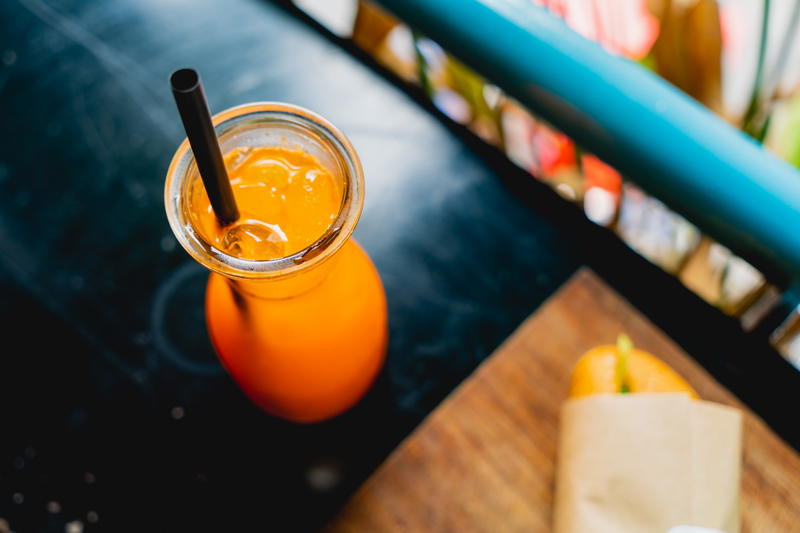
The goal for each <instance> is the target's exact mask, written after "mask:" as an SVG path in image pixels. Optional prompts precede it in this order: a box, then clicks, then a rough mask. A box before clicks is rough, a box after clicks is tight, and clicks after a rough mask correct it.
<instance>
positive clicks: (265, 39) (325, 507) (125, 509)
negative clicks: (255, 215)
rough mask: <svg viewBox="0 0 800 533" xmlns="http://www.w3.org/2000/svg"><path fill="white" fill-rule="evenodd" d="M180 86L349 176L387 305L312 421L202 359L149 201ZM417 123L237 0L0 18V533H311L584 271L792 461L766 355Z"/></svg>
mask: <svg viewBox="0 0 800 533" xmlns="http://www.w3.org/2000/svg"><path fill="white" fill-rule="evenodd" d="M183 66H193V67H195V68H197V69H198V70H200V72H201V74H202V76H203V79H204V83H205V87H206V92H207V94H208V97H209V103H210V106H211V108H212V110H213V111H219V110H222V109H224V108H226V107H229V106H233V105H236V104H240V103H244V102H248V101H256V100H283V101H289V102H293V103H295V104H299V105H302V106H306V107H308V108H310V109H313V110H315V111H317V112H319V113H321V114H322V115H324V116H326V117H327V118H328V119H330V120H331V121H332V122H334V123H335V124H337V125H338V126H339V127H340V128H341V129H342V130H343V131H344V132H345V133H346V134H347V135H348V136H349V137H350V139H351V140H352V141H353V143H354V145H355V147H356V149H357V151H358V152H359V154H360V156H361V158H362V162H363V164H364V168H365V172H366V176H367V178H366V179H367V196H366V198H367V199H366V206H365V210H364V214H363V216H362V218H361V222H360V224H359V227H358V229H357V231H356V238H357V239H358V240H359V242H361V243H362V244H363V245H364V247H365V248H366V249H367V251H368V252H369V253H370V255H371V256H372V258H373V259H374V261H375V263H376V265H377V267H378V269H379V271H380V273H381V276H382V279H383V282H384V284H385V287H386V292H387V297H388V302H389V313H390V347H389V354H388V359H387V363H386V367H385V369H384V372H383V373H382V375H381V376H380V378H379V380H378V382H377V383H376V385H375V387H373V389H372V391H371V392H370V393H369V394H368V396H367V397H366V398H365V400H364V401H363V402H361V403H360V404H359V405H358V406H357V407H356V408H355V409H353V410H352V411H351V412H349V413H347V414H345V415H343V416H341V417H339V418H337V419H334V420H332V421H330V422H326V423H323V424H317V425H311V426H297V425H293V424H289V423H286V422H282V421H279V420H276V419H274V418H271V417H269V416H268V415H266V414H263V413H262V412H260V411H259V410H258V409H257V408H255V407H254V406H252V405H251V404H250V403H249V402H248V401H247V400H246V399H245V398H244V397H243V396H242V394H241V393H240V392H239V391H238V389H237V388H236V387H235V385H234V384H233V383H232V382H231V380H230V379H228V377H227V375H226V374H225V373H224V371H223V370H222V368H221V367H220V365H219V364H218V363H217V361H216V358H215V356H214V354H213V352H212V350H211V348H210V345H209V343H208V340H207V337H206V333H205V326H204V322H203V320H204V319H203V308H202V297H203V289H204V280H205V277H206V272H205V271H204V270H203V269H202V268H200V267H199V266H197V265H195V264H194V263H193V262H192V261H191V260H190V259H189V257H188V255H187V254H186V253H185V252H184V251H183V250H182V249H180V247H179V246H177V243H176V241H175V239H174V238H173V236H172V234H171V232H170V230H169V228H168V225H167V221H166V217H165V215H164V209H163V200H162V198H163V195H162V190H163V189H162V188H163V180H164V175H165V172H166V168H167V165H168V163H169V160H170V158H171V156H172V153H173V151H174V150H175V148H176V147H177V145H178V143H179V142H180V140H181V139H182V137H183V133H182V129H181V126H180V123H179V120H178V118H177V114H176V111H175V108H174V103H173V102H172V100H171V96H170V94H169V91H168V86H167V78H168V76H169V74H170V72H171V71H172V70H174V69H175V68H178V67H183ZM430 111H431V109H430V107H428V108H426V107H425V106H424V105H420V103H419V102H417V101H415V100H414V99H413V98H410V97H409V95H408V94H406V93H405V92H404V91H402V90H400V89H399V88H398V87H396V86H394V85H392V84H391V83H388V82H387V80H386V79H385V78H384V77H382V76H381V75H380V74H379V73H376V72H375V69H371V68H368V67H367V66H365V65H364V64H363V63H362V62H360V61H358V59H357V58H354V57H352V55H351V54H348V53H347V51H346V50H343V49H342V48H341V47H339V46H336V44H335V43H333V42H332V41H331V40H330V39H327V38H325V37H324V36H322V35H321V34H320V32H318V31H315V30H314V29H313V28H311V27H310V25H309V24H308V23H307V21H303V20H301V19H300V18H298V17H297V16H294V15H293V14H292V13H290V12H289V11H287V10H286V9H284V8H282V7H280V6H276V5H274V4H271V3H267V2H263V1H259V0H228V1H226V2H224V3H223V2H211V1H189V0H176V1H162V0H158V1H156V0H146V1H143V0H116V1H114V2H111V1H106V2H86V1H85V2H81V1H79V0H7V1H5V2H3V3H2V4H0V116H1V117H2V120H0V139H1V140H2V142H0V312H1V313H2V316H1V317H0V318H1V319H2V334H3V338H4V342H3V349H2V352H0V354H1V356H0V519H3V520H6V521H7V523H8V524H9V525H10V527H11V528H12V529H14V530H16V531H18V532H23V531H64V528H65V525H66V524H67V523H72V525H71V526H70V527H71V528H72V530H76V529H75V528H76V527H77V525H78V524H76V523H75V522H74V521H80V525H81V526H82V527H83V528H84V530H85V531H90V530H106V531H132V530H137V531H142V530H148V531H189V530H191V531H201V530H202V531H205V530H215V531H216V530H220V531H241V530H259V531H271V530H274V531H286V530H309V529H313V528H315V527H317V526H319V525H320V524H322V523H324V521H325V520H326V519H327V518H329V517H330V516H331V515H332V513H335V511H336V509H337V508H338V507H339V506H340V505H341V503H342V502H343V501H344V499H345V498H346V497H347V496H348V495H349V494H350V493H351V492H352V491H353V490H354V488H355V487H356V486H357V485H358V484H359V483H360V482H361V481H362V480H363V479H364V478H365V476H366V475H368V474H369V472H370V471H371V470H372V469H373V468H374V467H375V466H376V465H377V464H378V463H379V462H380V461H381V460H382V459H383V458H384V457H385V456H386V454H387V453H388V452H389V451H390V450H391V449H392V447H393V446H394V445H395V444H396V443H397V442H398V441H399V440H400V439H401V438H402V437H403V436H404V435H405V434H407V433H408V432H409V431H410V430H411V429H412V428H413V427H414V426H415V425H416V424H417V423H419V421H420V420H421V419H422V417H424V415H425V414H426V413H427V412H429V411H430V410H431V409H432V408H433V407H435V405H436V404H437V403H438V402H439V401H440V400H441V399H442V398H443V397H444V396H445V395H446V394H447V393H448V392H449V391H450V390H452V388H453V387H454V386H456V385H457V384H458V383H459V382H460V381H461V380H463V379H464V377H465V376H467V375H468V374H469V373H470V372H471V370H472V369H474V367H475V366H476V365H477V364H478V363H479V362H480V361H481V360H482V359H483V358H485V357H486V356H487V355H489V354H490V353H491V352H492V351H493V349H494V348H495V347H497V345H498V344H499V343H500V342H502V340H503V339H504V338H505V337H507V336H508V335H509V334H510V333H511V332H512V331H513V329H514V328H515V327H516V326H517V325H518V324H519V323H520V322H521V321H522V320H523V319H524V318H525V317H526V316H527V315H528V314H530V313H531V312H532V311H533V310H535V309H536V307H537V306H538V305H539V304H540V303H541V302H542V301H543V300H544V299H545V298H546V297H547V296H549V295H550V294H552V293H553V291H554V290H555V289H556V288H557V287H558V286H559V285H560V284H561V283H562V282H563V281H564V280H566V279H567V278H568V277H569V276H570V275H571V274H572V273H573V272H574V271H575V269H576V268H577V267H578V266H580V265H581V264H583V263H586V262H588V263H589V264H590V265H591V266H593V267H594V268H595V269H596V270H598V271H599V272H600V273H601V274H603V275H604V276H605V277H606V278H607V279H609V280H610V281H612V282H613V283H614V285H615V286H617V288H618V289H620V290H621V291H623V293H624V294H626V296H628V297H629V298H630V299H631V300H632V301H633V302H634V303H635V304H637V305H639V306H640V308H642V309H643V310H644V311H645V312H646V313H647V314H648V315H650V316H651V318H653V319H654V320H656V321H657V322H658V323H659V325H662V327H664V328H665V329H666V330H667V331H668V333H671V334H673V336H674V337H675V338H676V339H678V341H679V342H681V344H683V345H684V346H685V347H687V349H689V350H690V352H692V353H693V354H695V356H696V357H698V359H699V360H700V361H701V363H703V364H704V365H705V366H706V367H707V368H709V369H710V370H711V371H712V372H714V373H715V375H717V376H718V377H719V378H720V379H722V380H723V382H725V383H726V384H727V385H728V386H730V387H731V388H732V390H734V392H736V393H738V394H739V395H740V397H742V398H743V399H744V400H745V401H747V402H748V403H749V404H750V405H751V406H753V407H754V408H755V409H757V410H758V411H759V413H760V414H762V416H764V417H765V418H766V419H767V421H768V422H769V423H770V424H772V425H773V427H775V428H776V429H778V430H779V431H781V434H782V435H783V436H784V437H785V438H787V440H789V441H790V442H792V443H793V444H795V445H796V441H795V440H794V439H796V438H797V433H796V428H794V429H793V425H792V424H791V420H790V418H787V415H786V414H785V413H783V414H781V412H779V411H780V408H779V407H780V405H781V403H780V402H782V401H784V400H787V399H789V400H791V399H792V398H795V399H796V397H797V396H796V395H795V396H792V397H790V396H789V394H790V393H789V391H788V389H787V387H790V386H792V385H796V384H797V381H796V380H795V377H794V376H793V375H791V374H790V372H792V369H791V368H790V367H789V366H788V365H787V364H785V363H784V362H782V360H780V358H779V357H778V356H777V355H776V354H775V353H774V352H772V351H770V350H769V349H768V348H766V347H765V345H763V343H760V341H758V340H757V339H749V338H747V337H746V336H743V334H742V333H741V331H740V330H739V329H738V326H737V325H736V324H735V322H733V321H731V320H729V319H726V318H725V317H723V316H722V315H721V314H719V313H718V312H716V310H713V309H711V308H710V307H708V306H706V305H705V304H703V303H702V302H700V301H699V300H698V299H697V298H696V297H694V296H693V295H691V294H689V293H688V292H687V291H685V290H684V289H683V288H682V287H680V285H679V284H678V283H677V282H675V281H674V280H671V279H670V278H669V277H668V276H666V275H665V274H663V273H662V272H660V271H659V270H658V269H657V268H655V267H653V266H652V265H649V264H648V263H646V262H645V261H644V260H642V259H640V258H638V257H637V256H635V254H632V253H631V252H630V251H628V250H626V249H625V248H624V246H622V245H620V244H619V243H618V242H617V241H616V240H615V239H614V238H613V236H611V235H610V234H608V233H607V232H605V230H601V229H599V228H594V227H593V226H591V224H589V223H588V222H586V221H585V220H583V219H582V217H580V215H579V213H578V212H577V210H575V209H574V208H573V207H572V206H569V205H567V204H566V203H563V202H561V201H560V200H559V199H558V198H557V197H556V196H555V195H554V194H552V193H551V192H550V191H549V190H547V189H546V188H545V187H543V186H541V185H540V184H536V183H535V182H534V181H533V180H531V179H530V178H529V177H527V176H524V175H522V173H521V172H518V171H517V170H515V169H514V168H513V167H512V166H511V165H510V164H507V163H505V162H504V161H503V159H502V158H501V157H499V156H498V155H497V154H496V153H493V152H492V151H491V150H488V149H484V148H482V147H481V145H480V144H479V143H476V142H475V140H474V139H471V138H470V137H469V136H468V135H462V134H463V132H459V130H458V128H455V127H453V126H452V125H448V124H446V123H445V122H444V121H443V120H442V119H441V117H440V116H436V114H435V113H432V112H430ZM454 133H457V134H458V135H454ZM659 300H660V302H661V303H659V304H658V305H652V302H654V301H659ZM648 302H651V303H650V304H648ZM677 309H680V310H681V311H680V312H678V311H676V310H677ZM697 320H702V321H705V323H706V324H707V325H706V328H705V331H706V332H708V334H709V335H711V336H712V339H713V338H714V336H722V337H723V339H724V340H722V341H717V342H716V343H715V342H712V341H711V340H709V339H708V338H706V337H705V336H702V337H701V336H698V335H697V334H696V333H697V332H696V329H693V328H695V327H696V324H697ZM748 343H749V344H748ZM720 349H722V350H727V351H729V352H730V353H731V354H732V355H731V356H730V357H727V358H721V357H720V354H719V350H720ZM745 350H748V353H747V354H745V353H744V351H745ZM753 353H760V354H764V355H763V358H762V359H761V361H760V362H758V363H754V362H753V359H752V354H753ZM698 354H699V355H698ZM764 361H766V362H764ZM748 372H755V373H756V374H755V375H756V376H758V377H759V378H763V379H770V380H771V382H772V383H773V384H775V385H776V388H775V390H773V391H769V392H765V391H763V390H762V389H761V388H759V387H756V386H755V385H754V384H753V383H752V382H750V381H748V380H747V379H744V378H743V376H747V375H748ZM788 376H791V377H788ZM793 380H794V381H793ZM791 394H794V392H792V393H791ZM795 405H796V402H795ZM2 524H3V522H0V531H3V525H2ZM68 530H69V529H68Z"/></svg>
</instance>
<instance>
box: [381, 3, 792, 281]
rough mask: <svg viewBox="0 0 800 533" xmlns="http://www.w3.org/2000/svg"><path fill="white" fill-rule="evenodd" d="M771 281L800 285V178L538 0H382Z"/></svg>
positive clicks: (738, 133)
mask: <svg viewBox="0 0 800 533" xmlns="http://www.w3.org/2000/svg"><path fill="white" fill-rule="evenodd" d="M379 2H380V3H381V4H383V5H384V6H385V7H386V8H387V9H389V10H390V11H392V12H394V13H395V14H396V15H397V16H398V17H400V18H401V19H403V20H404V21H406V22H407V23H408V24H410V25H411V26H412V27H414V28H416V29H418V30H420V31H421V32H422V33H424V34H426V35H427V36H429V37H430V38H432V39H434V40H435V41H437V42H438V43H439V44H441V45H442V46H444V48H445V49H447V50H448V51H450V52H451V53H453V54H454V55H455V56H457V57H458V58H459V59H460V60H462V61H463V62H464V63H466V64H467V65H470V66H471V67H472V68H474V69H475V70H476V71H477V72H478V73H480V74H481V75H483V76H484V77H486V78H487V79H489V80H491V81H492V82H493V83H495V84H497V85H498V86H500V87H501V88H502V89H504V90H505V91H506V92H507V93H508V94H510V95H511V96H513V97H514V98H517V99H518V100H519V101H520V102H522V103H523V104H524V105H526V106H528V107H529V108H530V109H531V110H532V111H534V112H536V113H537V114H539V115H540V116H541V117H543V118H545V119H546V120H548V121H549V122H550V123H552V124H553V125H554V126H556V127H558V128H559V129H561V130H562V131H563V132H564V133H566V134H568V135H569V136H571V137H572V138H573V139H575V140H576V141H577V142H578V143H579V144H580V145H582V146H584V147H585V148H587V149H588V150H590V151H591V152H593V153H595V154H597V155H598V156H599V157H601V158H602V159H604V160H605V161H607V162H608V163H609V164H611V165H613V166H614V167H616V168H617V169H618V170H620V171H621V172H623V173H624V174H625V175H626V176H627V177H629V178H630V179H631V180H632V181H634V182H636V183H638V184H639V185H641V186H642V187H643V188H644V189H646V190H647V191H649V192H650V193H651V194H653V195H654V196H656V197H657V198H659V199H661V200H662V201H664V202H665V203H666V204H667V205H669V206H670V207H672V208H673V209H675V210H676V211H678V212H679V213H681V214H683V215H684V216H686V217H687V218H688V219H689V220H691V221H692V222H694V223H696V224H697V225H698V226H700V227H701V228H702V229H703V230H704V231H706V232H708V234H709V235H711V236H712V237H714V238H716V239H718V240H719V241H720V242H722V243H723V244H726V245H727V246H729V247H730V248H731V249H733V250H734V251H735V252H736V253H738V254H740V255H742V256H743V257H745V258H746V259H748V260H750V261H751V262H753V264H755V265H756V266H758V267H759V268H762V269H764V270H766V271H768V272H771V273H775V274H777V275H779V276H780V277H783V278H784V279H782V280H779V281H782V282H789V281H795V282H797V281H800V173H798V172H797V171H796V170H795V169H794V168H793V167H791V166H790V165H788V164H787V163H785V162H783V161H781V160H779V159H778V158H776V157H774V156H772V155H771V154H769V153H767V152H766V151H765V150H763V149H762V148H761V147H760V146H759V145H757V144H756V143H755V142H753V141H752V140H751V139H750V138H749V137H747V136H746V135H744V134H742V133H740V132H739V131H737V130H735V129H734V128H732V127H730V126H729V125H728V124H726V123H724V122H723V121H722V120H720V119H719V118H718V117H716V116H715V115H713V114H712V113H711V112H709V111H708V110H707V109H705V108H704V107H703V106H702V105H700V104H698V103H697V102H695V101H694V100H692V99H691V98H689V97H688V96H686V95H684V94H683V93H682V92H680V91H679V90H677V89H675V88H674V87H672V86H671V85H670V84H668V83H667V82H665V81H663V80H661V79H660V78H658V77H657V76H656V75H654V74H652V73H650V72H648V71H647V70H646V69H644V68H642V67H640V66H638V65H636V64H635V63H633V62H631V61H628V60H626V59H623V58H619V57H613V56H611V55H610V54H608V53H607V52H605V51H604V50H603V49H602V48H601V47H600V46H599V45H598V44H596V43H593V42H591V41H589V40H587V39H585V38H583V37H582V36H580V35H578V34H577V33H575V32H574V31H572V30H571V29H570V28H568V27H567V26H566V24H565V23H564V22H562V21H561V20H559V19H558V18H556V17H554V16H552V15H551V14H549V13H548V12H547V10H546V9H544V8H541V7H538V6H536V5H534V4H532V3H531V1H530V0H483V1H479V0H379Z"/></svg>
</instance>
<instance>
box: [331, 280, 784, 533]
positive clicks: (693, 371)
mask: <svg viewBox="0 0 800 533" xmlns="http://www.w3.org/2000/svg"><path fill="white" fill-rule="evenodd" d="M623 331H624V332H627V333H628V334H629V335H630V336H631V338H632V339H633V341H634V343H635V344H636V346H638V347H640V348H643V349H645V350H648V351H650V352H652V353H654V354H657V355H659V356H660V357H661V358H663V359H664V360H665V361H666V362H667V363H669V364H670V365H671V366H672V367H673V368H674V369H675V370H677V371H678V372H680V373H681V374H682V375H683V376H684V377H685V378H686V379H687V380H688V381H689V382H690V383H691V384H692V386H693V387H695V389H696V390H697V391H698V392H699V393H700V395H701V396H702V397H703V398H705V399H707V400H712V401H716V402H720V403H724V404H728V405H733V406H736V407H739V408H741V409H743V410H744V412H745V423H744V443H743V448H744V458H743V470H742V501H741V509H742V531H743V532H752V533H755V532H758V533H771V532H776V533H777V532H781V533H783V532H798V531H800V457H798V455H797V454H796V453H795V452H794V451H793V450H792V449H790V448H789V447H788V445H786V444H785V443H784V442H783V441H782V440H780V439H779V438H778V437H777V436H776V435H775V434H774V433H772V431H771V430H770V429H769V428H768V427H767V426H766V425H765V424H764V423H763V421H761V420H760V419H759V418H758V417H757V416H756V415H754V414H753V413H752V412H751V411H749V410H747V408H746V407H744V406H743V405H742V404H741V403H740V402H739V401H738V400H737V399H736V398H735V397H734V396H733V395H732V394H731V393H730V392H728V391H727V390H725V389H724V388H723V387H722V386H721V385H720V384H719V383H717V382H716V381H715V380H714V379H713V378H712V377H711V376H710V375H709V374H707V373H706V372H705V371H704V370H703V369H702V368H701V367H700V366H699V365H698V364H697V363H695V362H694V361H693V360H692V359H691V358H690V357H688V356H687V355H686V354H685V353H684V352H683V351H682V350H681V349H680V348H679V347H678V346H677V345H676V344H675V343H673V342H672V341H671V340H669V339H668V338H667V336H666V335H665V334H664V333H663V332H661V331H660V330H658V329H657V328H656V327H655V326H654V325H653V324H652V323H650V322H649V321H648V320H647V319H646V318H644V317H643V316H642V315H641V314H640V313H639V312H638V311H636V309H634V308H633V307H632V306H631V305H630V304H628V303H627V302H626V301H625V300H624V299H622V298H621V297H620V296H619V295H617V294H616V293H615V292H613V291H612V290H611V289H610V288H608V287H607V286H606V285H605V284H604V283H603V282H602V281H600V280H599V279H598V278H597V277H596V276H595V275H594V274H593V273H591V272H590V271H588V270H582V271H579V272H578V273H577V274H576V275H575V276H574V277H573V278H572V279H571V280H570V281H569V282H568V283H567V284H566V285H565V286H564V287H563V288H562V289H561V290H560V291H559V292H558V293H557V294H556V295H555V296H553V297H552V298H551V299H550V300H549V301H548V302H547V303H545V304H544V306H542V308H541V309H540V310H539V311H537V312H536V313H535V314H534V315H533V316H531V317H530V318H529V319H528V320H527V321H526V322H525V323H523V324H522V325H521V326H520V327H519V329H517V331H516V332H515V333H514V334H513V335H512V336H511V337H510V338H509V339H508V340H507V341H506V342H505V343H504V344H503V345H502V346H501V347H500V348H498V349H497V351H496V352H495V353H494V354H493V355H492V356H491V357H490V358H489V359H487V360H486V361H485V362H484V363H483V364H482V365H481V366H480V367H479V368H478V369H477V370H476V371H475V373H474V374H473V375H472V376H471V377H470V378H469V379H467V380H466V381H465V382H464V383H463V384H462V385H461V386H460V387H459V388H458V389H456V390H455V391H454V392H453V393H452V394H451V395H450V396H449V397H448V398H447V399H446V400H445V401H444V402H443V403H442V404H441V405H440V406H439V407H438V408H437V409H436V410H435V411H434V412H433V413H431V415H430V416H429V417H428V418H427V419H426V420H425V421H424V422H423V423H422V424H421V425H420V426H419V427H418V428H417V429H416V430H415V431H414V432H413V433H412V434H411V435H410V436H409V437H408V438H407V439H406V440H405V441H404V442H403V443H402V444H401V445H400V446H399V447H398V448H397V449H396V450H395V451H394V452H393V453H392V454H391V456H390V457H389V458H388V459H387V460H386V461H385V462H384V464H383V465H381V467H379V468H378V470H377V471H376V472H375V473H374V474H373V475H372V477H370V478H369V479H368V480H367V482H366V483H365V484H364V485H363V486H362V487H361V488H360V489H359V490H358V491H357V492H356V494H355V495H354V496H353V498H352V499H351V501H350V502H349V503H348V504H347V505H346V506H345V507H344V509H343V510H342V511H341V513H340V515H339V516H338V517H337V518H336V519H335V520H334V521H333V522H332V523H331V524H330V525H329V526H328V531H331V532H350V531H353V532H362V531H370V532H381V531H415V532H416V531H431V532H445V531H447V532H450V531H453V532H456V531H457V532H467V531H475V532H481V531H486V532H490V531H491V532H502V531H526V532H546V531H550V523H551V514H552V513H551V509H552V503H553V487H554V479H553V476H554V464H555V453H556V437H557V426H558V413H559V410H560V407H561V404H562V402H563V401H564V399H565V398H566V395H567V390H568V383H569V375H570V372H571V369H572V366H573V364H574V363H575V361H576V360H577V359H578V357H580V355H581V354H583V353H584V352H585V351H586V350H588V349H589V348H592V347H593V346H596V345H598V344H605V343H613V341H614V339H615V338H616V336H617V334H618V333H620V332H623ZM765 386H767V385H766V384H765ZM787 408H788V406H787Z"/></svg>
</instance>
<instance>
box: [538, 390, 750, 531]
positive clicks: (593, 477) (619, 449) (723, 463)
mask: <svg viewBox="0 0 800 533" xmlns="http://www.w3.org/2000/svg"><path fill="white" fill-rule="evenodd" d="M741 431H742V419H741V413H740V412H739V411H738V410H736V409H734V408H731V407H727V406H723V405H719V404H715V403H710V402H704V401H699V400H692V399H691V398H689V397H688V396H687V395H685V394H603V395H597V396H590V397H585V398H576V399H572V400H569V401H567V402H566V404H565V405H564V407H563V408H562V411H561V431H560V437H559V448H558V466H557V471H556V502H555V512H554V521H555V523H554V531H555V533H606V532H608V533H666V532H667V531H668V530H669V529H670V528H672V527H675V526H680V525H692V526H704V527H708V528H715V529H719V530H722V531H725V532H726V533H738V532H739V470H740V463H741Z"/></svg>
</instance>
